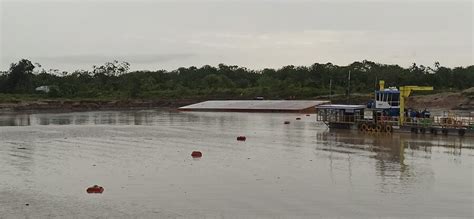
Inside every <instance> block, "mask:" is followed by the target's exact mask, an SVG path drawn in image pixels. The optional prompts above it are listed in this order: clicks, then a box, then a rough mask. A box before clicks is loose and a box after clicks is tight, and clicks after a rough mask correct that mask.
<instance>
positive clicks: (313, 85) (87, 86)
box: [0, 59, 474, 101]
mask: <svg viewBox="0 0 474 219" xmlns="http://www.w3.org/2000/svg"><path fill="white" fill-rule="evenodd" d="M39 68H41V65H39V64H32V63H31V62H30V61H29V60H25V59H23V60H20V61H19V62H18V63H14V64H12V65H11V67H10V69H9V70H8V71H7V72H2V73H0V100H2V101H14V100H18V99H22V98H26V99H41V98H50V99H51V98H61V99H66V98H67V99H191V98H200V99H221V98H222V99H224V98H234V99H249V98H254V97H256V96H263V97H265V98H266V99H289V98H295V99H311V98H316V97H318V96H327V95H328V94H329V89H330V87H329V84H330V80H332V90H333V93H335V94H345V93H347V90H346V89H347V87H348V75H349V72H351V73H350V74H351V80H350V92H351V93H363V94H367V93H371V92H372V91H373V90H374V89H376V87H377V81H378V80H379V79H383V80H385V81H386V87H389V86H397V87H398V86H401V85H420V86H421V85H429V86H434V87H435V90H438V91H440V90H451V89H455V90H463V89H467V88H470V87H474V66H469V67H456V68H447V67H442V66H440V64H439V63H435V65H434V67H433V68H431V67H425V66H422V65H420V66H418V65H416V64H413V66H411V67H410V68H402V67H400V66H398V65H385V64H379V63H374V62H370V61H362V62H354V63H352V64H350V65H348V66H337V65H333V64H331V63H327V64H318V63H316V64H313V65H311V66H309V67H306V66H285V67H282V68H280V69H263V70H259V71H256V70H249V69H247V68H244V67H239V66H228V65H224V64H220V65H219V66H218V67H212V66H209V65H205V66H203V67H200V68H197V67H189V68H179V69H177V70H174V71H165V70H160V71H134V72H129V64H128V63H127V62H118V61H114V62H109V63H105V64H104V65H102V66H93V69H92V70H91V71H85V70H78V71H74V72H60V71H58V70H50V71H45V70H38V69H39ZM40 86H48V87H49V89H50V91H49V92H48V93H44V92H41V91H36V90H35V88H37V87H40Z"/></svg>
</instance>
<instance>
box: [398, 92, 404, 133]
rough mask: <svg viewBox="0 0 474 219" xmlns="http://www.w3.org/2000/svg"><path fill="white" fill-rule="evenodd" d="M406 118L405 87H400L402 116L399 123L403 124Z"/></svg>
mask: <svg viewBox="0 0 474 219" xmlns="http://www.w3.org/2000/svg"><path fill="white" fill-rule="evenodd" d="M404 120H405V87H403V86H402V87H400V117H399V120H398V125H399V126H402V125H403V122H404Z"/></svg>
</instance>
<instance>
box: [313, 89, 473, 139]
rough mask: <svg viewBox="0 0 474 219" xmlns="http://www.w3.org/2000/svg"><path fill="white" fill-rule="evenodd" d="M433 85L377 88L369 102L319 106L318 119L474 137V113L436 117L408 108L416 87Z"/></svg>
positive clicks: (375, 129) (340, 125)
mask: <svg viewBox="0 0 474 219" xmlns="http://www.w3.org/2000/svg"><path fill="white" fill-rule="evenodd" d="M432 89H433V88H432V87H418V86H404V87H400V90H398V89H397V88H394V87H392V88H388V89H384V82H383V81H381V82H380V90H379V91H375V94H374V100H373V101H370V102H369V103H368V104H367V106H365V105H341V104H324V105H319V106H316V110H317V113H318V114H317V115H318V116H317V120H318V121H321V122H324V123H325V124H326V125H327V126H328V127H329V128H330V129H352V130H357V131H359V132H364V133H367V132H370V133H392V132H411V133H415V134H432V135H456V136H466V137H467V136H469V137H474V112H471V113H466V114H464V115H460V114H454V113H451V112H445V113H444V114H443V115H442V116H432V115H431V113H430V112H429V111H427V110H426V109H425V110H423V111H421V112H420V111H416V110H413V109H408V110H406V109H405V99H406V98H407V97H408V96H409V95H410V93H411V91H415V90H432Z"/></svg>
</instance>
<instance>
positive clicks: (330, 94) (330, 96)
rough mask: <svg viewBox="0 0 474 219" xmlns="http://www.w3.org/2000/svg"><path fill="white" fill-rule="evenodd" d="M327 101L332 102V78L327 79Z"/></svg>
mask: <svg viewBox="0 0 474 219" xmlns="http://www.w3.org/2000/svg"><path fill="white" fill-rule="evenodd" d="M329 103H332V78H330V79H329Z"/></svg>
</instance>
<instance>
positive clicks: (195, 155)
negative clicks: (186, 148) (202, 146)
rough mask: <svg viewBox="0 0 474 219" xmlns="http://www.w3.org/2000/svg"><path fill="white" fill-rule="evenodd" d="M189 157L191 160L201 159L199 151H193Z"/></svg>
mask: <svg viewBox="0 0 474 219" xmlns="http://www.w3.org/2000/svg"><path fill="white" fill-rule="evenodd" d="M191 156H192V157H193V158H200V157H202V153H201V152H200V151H193V153H191Z"/></svg>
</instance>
